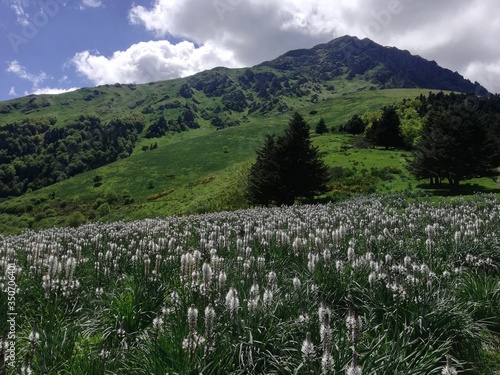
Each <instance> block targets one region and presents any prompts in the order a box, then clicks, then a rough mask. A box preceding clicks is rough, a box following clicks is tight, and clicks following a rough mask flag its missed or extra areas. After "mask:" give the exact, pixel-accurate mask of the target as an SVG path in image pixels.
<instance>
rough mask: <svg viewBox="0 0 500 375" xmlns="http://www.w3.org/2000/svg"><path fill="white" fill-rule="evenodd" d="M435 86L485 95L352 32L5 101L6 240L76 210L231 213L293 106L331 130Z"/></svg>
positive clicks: (1, 168) (1, 159)
mask: <svg viewBox="0 0 500 375" xmlns="http://www.w3.org/2000/svg"><path fill="white" fill-rule="evenodd" d="M389 89H390V90H389ZM394 89H399V90H394ZM430 89H435V90H446V91H459V92H467V93H475V94H487V91H486V90H485V89H484V88H483V87H481V86H480V85H479V84H477V83H475V84H473V83H472V82H470V81H468V80H465V79H464V78H463V77H462V76H460V75H459V74H458V73H453V72H451V71H449V70H447V69H443V68H440V67H439V66H438V65H437V64H436V63H434V62H429V61H427V60H425V59H422V58H421V57H418V56H412V55H411V54H410V53H409V52H406V51H400V50H397V49H396V48H388V47H382V46H380V45H378V44H376V43H374V42H372V41H370V40H368V39H363V40H359V39H358V38H355V37H348V36H346V37H342V38H338V39H335V40H333V41H331V42H329V43H326V44H322V45H318V46H316V47H314V48H311V49H301V50H295V51H290V52H288V53H285V54H284V55H282V56H279V57H278V58H276V59H274V60H272V61H268V62H264V63H261V64H259V65H256V66H254V67H251V68H241V69H228V68H222V67H219V68H215V69H211V70H207V71H204V72H200V73H198V74H195V75H193V76H190V77H186V78H182V79H174V80H169V81H160V82H151V83H148V84H140V85H136V84H120V83H116V84H108V85H102V86H98V87H93V88H83V89H80V90H77V91H74V92H70V93H66V94H61V95H39V96H36V95H30V96H26V97H23V98H19V99H14V100H9V101H5V102H1V103H0V233H2V232H3V230H2V228H1V226H2V225H9V226H11V227H12V228H14V229H12V228H11V229H12V230H15V229H19V228H25V227H27V226H29V225H32V224H33V220H35V219H33V218H35V217H36V218H37V219H36V220H35V222H36V225H35V227H36V226H37V225H39V226H40V227H42V226H47V225H50V224H51V223H52V224H61V223H63V222H65V219H64V218H65V217H67V216H68V215H70V214H71V213H72V212H74V211H79V212H82V213H83V214H84V215H85V217H86V218H90V219H96V218H102V217H106V218H107V219H111V218H115V219H122V218H130V217H136V218H141V217H147V216H150V215H153V214H157V213H158V212H162V213H164V214H167V213H168V214H172V213H192V212H203V211H207V210H212V209H214V207H215V208H216V209H225V208H227V207H228V206H230V204H227V202H228V200H232V202H233V203H234V199H236V198H234V196H231V197H230V195H231V194H232V192H234V191H237V190H238V189H239V188H238V187H237V186H235V185H234V184H235V183H237V181H236V179H237V178H238V177H237V176H238V175H241V170H240V169H238V168H239V167H238V166H243V167H242V168H243V169H244V165H245V163H248V162H249V161H251V160H252V159H253V158H254V156H255V149H256V148H257V147H259V145H260V143H261V142H262V138H263V136H264V134H266V133H275V132H278V131H280V130H281V129H283V126H284V125H285V124H286V122H287V121H288V116H289V112H290V111H292V110H298V111H300V112H301V113H304V114H307V120H308V121H310V123H311V125H314V122H315V121H316V122H317V121H318V120H319V117H320V116H321V117H323V118H324V119H325V120H326V121H327V124H328V127H329V128H331V127H334V126H338V125H340V124H342V123H343V122H345V121H347V120H348V119H349V118H350V117H351V116H352V115H353V114H361V113H363V112H365V111H368V110H370V111H373V110H376V109H378V108H380V107H381V106H383V105H389V104H391V103H394V102H395V101H398V100H401V99H403V98H414V97H416V96H418V95H420V94H422V93H427V92H428V91H429V90H430ZM216 130H223V131H216ZM332 142H334V143H333V144H338V141H337V140H335V141H332ZM335 142H336V143H335ZM325 147H326V146H325ZM328 147H331V145H330V146H327V148H326V149H327V150H329V148H328ZM336 147H337V146H336ZM338 147H340V146H338ZM221 150H224V151H221ZM325 152H329V151H325ZM242 163H243V164H242ZM216 176H217V178H216V179H215V182H213V181H214V178H215V177H216ZM240 177H241V176H240ZM235 181H236V182H235ZM216 186H217V187H216ZM205 187H206V188H205ZM195 192H196V193H195ZM193 194H201V195H193ZM210 194H212V195H214V194H215V195H216V198H214V199H213V201H215V202H216V203H213V202H211V203H209V199H207V196H208V195H210ZM221 197H222V198H221ZM240 198H241V197H240ZM117 202H119V205H121V206H120V208H119V209H118V206H116V205H117V204H118V203H117ZM220 202H223V203H220ZM104 203H107V204H109V206H104V207H101V206H102V205H103V204H104ZM240 204H241V203H240ZM100 207H101V208H100ZM153 207H154V209H153ZM109 215H111V216H109ZM113 215H115V216H113ZM30 223H31V224H30Z"/></svg>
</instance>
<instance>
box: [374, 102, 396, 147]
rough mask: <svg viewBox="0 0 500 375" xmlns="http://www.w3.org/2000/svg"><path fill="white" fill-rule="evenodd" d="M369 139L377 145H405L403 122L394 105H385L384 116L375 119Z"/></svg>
mask: <svg viewBox="0 0 500 375" xmlns="http://www.w3.org/2000/svg"><path fill="white" fill-rule="evenodd" d="M367 138H369V139H368V140H369V141H371V142H372V143H373V144H375V145H377V146H382V147H385V148H386V149H388V148H389V147H395V148H397V147H404V145H405V140H404V138H403V134H402V133H401V122H400V120H399V116H398V114H397V112H396V109H395V108H394V107H385V108H384V109H383V113H382V118H381V119H380V120H379V121H375V122H374V123H373V125H372V128H371V129H370V131H369V132H368V134H367Z"/></svg>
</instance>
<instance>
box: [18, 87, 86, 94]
mask: <svg viewBox="0 0 500 375" xmlns="http://www.w3.org/2000/svg"><path fill="white" fill-rule="evenodd" d="M78 89H79V87H71V88H69V89H60V88H55V87H39V88H37V89H35V90H33V91H32V92H31V93H25V95H28V94H35V95H41V94H50V95H57V94H64V93H65V92H71V91H75V90H78Z"/></svg>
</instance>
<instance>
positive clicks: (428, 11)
mask: <svg viewBox="0 0 500 375" xmlns="http://www.w3.org/2000/svg"><path fill="white" fill-rule="evenodd" d="M499 20H500V7H498V3H497V0H419V1H412V0H310V1H307V2H305V1H302V0H274V1H270V0H135V1H131V0H0V100H8V99H12V98H16V97H20V96H24V95H28V94H32V93H59V92H64V91H66V90H71V89H75V88H80V87H91V86H96V85H100V84H105V83H115V82H120V83H130V82H135V83H144V82H150V81H156V80H162V79H170V78H175V77H179V76H187V75H190V74H194V73H196V72H198V71H201V70H204V69H210V68H213V67H215V66H227V67H241V66H251V65H254V64H257V63H260V62H262V61H265V60H269V59H272V58H274V57H277V56H279V55H280V54H282V53H284V52H286V51H288V50H290V49H296V48H309V47H313V46H314V45H317V44H319V43H324V42H327V41H329V40H331V39H334V38H335V37H338V36H341V35H346V34H349V35H355V36H358V37H360V38H364V37H368V38H370V39H372V40H374V41H376V42H377V43H380V44H383V45H390V46H396V47H398V48H401V49H407V50H409V51H410V52H412V53H413V54H418V55H421V56H423V57H424V58H427V59H429V60H435V61H437V63H438V64H440V65H441V66H443V67H446V68H449V69H451V70H454V71H458V72H459V73H460V74H462V75H464V76H465V77H466V78H469V79H471V80H472V81H475V80H477V81H478V82H480V83H481V84H482V85H484V86H485V87H486V88H488V89H489V90H490V91H492V92H500V47H499V43H498V37H499V36H500V22H499Z"/></svg>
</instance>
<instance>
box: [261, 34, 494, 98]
mask: <svg viewBox="0 0 500 375" xmlns="http://www.w3.org/2000/svg"><path fill="white" fill-rule="evenodd" d="M259 66H268V67H271V68H273V69H276V70H279V71H290V72H300V73H302V74H305V75H308V76H311V77H313V76H314V77H317V78H318V79H319V80H320V81H328V80H332V79H335V78H337V77H345V78H346V79H347V80H352V79H355V78H358V79H362V80H364V81H366V82H370V83H372V84H373V85H374V86H375V87H377V88H382V89H387V88H428V89H434V90H446V91H456V92H463V93H472V94H476V95H480V96H483V95H487V94H488V91H487V90H486V89H485V88H484V87H482V86H481V85H480V84H479V83H477V82H475V83H472V82H471V81H469V80H466V79H464V77H463V76H461V75H460V74H458V73H457V72H452V71H451V70H449V69H444V68H441V67H440V66H439V65H438V64H437V63H436V62H435V61H428V60H426V59H424V58H422V57H420V56H414V55H412V54H411V53H410V52H408V51H402V50H399V49H397V48H395V47H383V46H381V45H379V44H377V43H375V42H373V41H372V40H370V39H367V38H365V39H362V40H360V39H358V38H356V37H352V36H343V37H340V38H337V39H334V40H332V41H331V42H329V43H326V44H321V45H318V46H316V47H313V48H311V49H299V50H294V51H290V52H287V53H285V54H284V55H282V56H280V57H278V58H276V59H274V60H272V61H269V62H264V63H262V64H260V65H259Z"/></svg>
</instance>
